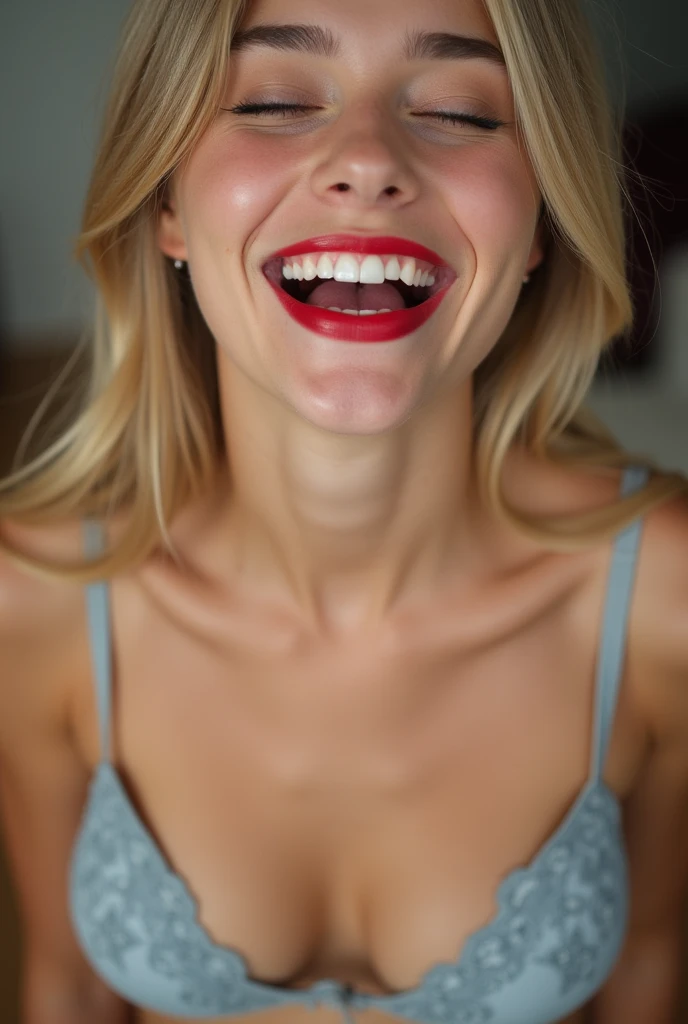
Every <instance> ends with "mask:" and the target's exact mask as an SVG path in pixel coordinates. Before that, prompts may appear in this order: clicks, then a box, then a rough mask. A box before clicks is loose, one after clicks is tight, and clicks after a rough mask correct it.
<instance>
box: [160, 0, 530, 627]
mask: <svg viewBox="0 0 688 1024" xmlns="http://www.w3.org/2000/svg"><path fill="white" fill-rule="evenodd" d="M269 22H281V23H292V24H296V23H301V22H310V23H316V24H317V25H319V26H322V27H327V28H329V29H330V30H331V31H332V33H334V34H335V35H336V36H337V37H339V38H340V39H341V55H340V56H339V57H338V58H336V59H325V58H320V57H313V56H309V55H308V56H307V55H304V54H303V53H294V52H288V51H274V50H266V49H262V50H248V51H246V52H244V51H242V52H240V53H238V54H237V55H235V56H233V57H232V58H231V61H230V63H231V69H230V73H229V76H228V81H227V87H226V92H225V96H224V98H223V103H222V107H223V108H224V109H223V110H221V111H220V112H219V113H218V116H217V118H216V120H215V122H214V124H213V125H212V126H211V128H210V129H209V131H208V132H207V133H206V134H205V136H204V137H203V139H202V140H201V141H200V143H199V144H198V145H197V147H196V148H195V151H194V152H193V153H192V155H191V157H190V158H189V159H188V160H187V161H186V162H185V164H184V166H183V167H182V168H181V169H180V170H179V171H178V173H177V174H176V176H175V178H174V181H173V186H172V189H171V193H170V196H169V203H168V207H167V209H166V210H165V212H164V214H163V216H162V219H161V224H160V245H161V247H162V249H163V251H164V252H165V253H166V254H167V255H169V256H170V257H174V258H178V259H183V260H187V261H188V263H189V268H190V273H191V277H192V281H193V285H194V289H195V292H196V296H197V299H198V302H199V304H200V307H201V310H202V312H203V314H204V316H205V318H206V320H207V322H208V324H209V325H210V327H211V330H212V331H213V333H214V336H215V338H216V339H217V343H218V346H217V352H218V362H219V376H220V391H221V401H222V409H223V416H224V423H225V429H226V435H227V438H228V449H229V460H230V462H231V473H232V479H233V488H232V493H231V500H228V502H227V507H226V513H225V520H224V523H220V522H219V521H218V530H219V536H218V539H217V543H218V544H223V545H224V547H223V552H222V558H223V559H226V560H227V564H228V566H231V569H232V571H235V570H236V569H237V568H238V566H239V558H240V559H241V568H240V571H241V573H242V574H243V575H245V577H246V579H247V580H250V581H251V586H255V587H256V588H259V589H260V591H261V593H266V592H268V593H270V594H271V595H273V596H274V598H275V599H276V600H278V601H280V602H281V603H282V604H283V606H284V608H285V610H287V611H289V612H290V613H291V614H292V615H293V617H294V619H295V620H296V621H299V622H300V623H301V626H302V628H303V629H304V630H305V631H306V632H308V633H310V634H313V635H320V636H327V635H339V636H344V635H350V636H353V635H360V634H363V633H366V632H368V631H374V630H375V629H377V628H379V627H380V625H381V624H382V623H384V621H385V620H386V619H387V618H389V616H390V613H392V612H393V610H394V609H395V608H397V607H399V606H402V605H404V603H406V602H408V601H409V600H414V599H415V598H416V597H417V596H418V595H419V593H421V592H423V591H425V592H427V591H428V590H431V589H432V588H433V587H434V586H435V585H436V584H437V582H438V580H440V579H442V578H443V577H444V576H445V575H446V574H447V573H459V574H461V575H463V576H464V578H466V579H469V578H470V577H471V576H472V575H473V574H474V573H476V572H478V571H481V570H482V569H484V563H483V562H482V561H481V556H480V555H479V554H477V551H478V549H479V548H480V549H484V548H485V545H484V543H482V540H483V538H481V537H480V535H481V533H482V531H483V530H484V523H483V516H482V512H481V510H479V509H476V508H475V507H474V498H473V492H474V485H473V482H472V480H471V465H470V463H471V459H470V455H471V446H472V437H471V429H470V422H471V408H472V396H471V373H472V371H473V370H474V369H475V367H476V366H477V365H478V364H479V363H480V362H481V361H482V360H483V359H484V357H485V356H486V355H487V353H488V352H489V350H490V349H491V347H492V346H493V345H494V344H495V342H496V341H497V339H498V337H499V336H500V334H501V332H502V330H503V328H504V326H505V325H506V323H507V322H508V320H509V319H510V316H511V314H512V312H513V308H514V305H515V303H516V300H517V298H518V296H519V293H520V290H521V287H522V280H523V276H524V274H525V273H527V272H528V271H529V270H531V269H532V268H533V267H535V266H536V265H537V264H538V263H539V262H540V260H541V258H542V251H541V245H540V237H539V235H540V232H539V230H538V228H537V219H538V212H539V203H540V196H539V194H538V191H537V187H536V185H535V181H534V178H533V173H532V169H531V168H530V167H529V165H528V163H527V161H526V159H525V156H524V154H523V153H522V152H521V150H520V149H519V144H518V140H517V136H516V128H515V125H514V109H513V100H512V97H511V91H510V85H509V81H508V77H507V74H506V72H505V71H504V70H503V69H501V68H499V67H498V66H496V65H494V64H490V63H488V62H486V61H476V60H472V61H449V60H444V61H437V60H434V61H433V60H426V61H419V62H414V63H402V62H401V61H400V56H399V55H400V53H401V50H402V46H403V38H404V33H405V30H406V29H407V28H408V29H410V30H413V29H423V30H428V31H449V32H456V33H461V34H464V35H470V36H476V37H482V38H485V39H488V40H490V41H491V42H493V43H495V44H496V42H497V40H496V37H495V35H494V32H493V30H492V29H491V26H490V23H489V22H488V20H487V19H486V17H485V15H484V13H483V12H482V10H481V8H480V6H479V5H478V4H477V3H473V2H462V3H456V0H442V2H438V3H434V4H432V5H431V7H429V8H420V7H419V6H418V5H417V4H416V3H414V2H411V0H409V2H405V3H401V4H400V3H398V2H397V0H381V2H379V3H377V2H376V3H375V4H370V3H369V2H368V0H355V2H352V3H346V4H341V5H333V4H330V3H327V2H325V0H320V2H317V0H296V2H295V3H291V2H290V3H289V4H286V3H284V2H283V0H264V2H258V3H255V4H254V5H252V7H251V9H250V13H249V16H248V18H247V20H246V22H245V25H244V26H242V27H249V26H253V25H256V24H264V23H269ZM266 99H272V100H273V101H282V102H292V103H294V102H302V103H306V104H308V105H312V106H316V107H318V108H320V109H319V110H318V111H316V112H313V113H307V114H300V115H299V116H298V118H296V119H295V121H294V122H288V121H287V122H285V120H284V119H282V118H281V117H280V115H274V114H273V115H272V116H270V117H262V118H258V117H252V118H250V117H247V116H245V115H242V116H237V115H234V114H232V113H229V112H228V110H227V109H226V108H230V107H232V106H234V105H235V104H238V103H240V102H244V101H246V100H250V101H256V100H266ZM438 109H439V110H458V111H461V112H469V113H472V114H478V115H482V116H492V117H497V118H499V119H501V120H502V121H504V122H506V125H505V127H503V128H500V129H498V130H496V131H488V130H485V129H481V128H476V127H474V126H472V125H466V124H460V125H458V126H452V125H447V124H444V123H440V122H436V121H434V120H433V119H432V118H431V117H429V116H424V117H418V116H415V115H417V114H418V113H419V112H423V113H425V114H426V115H429V113H430V112H431V111H433V110H438ZM341 183H345V184H346V185H347V186H348V189H347V190H346V191H342V190H341V189H340V187H339V186H340V185H341ZM344 231H351V232H354V233H359V234H364V235H381V234H395V235H401V236H403V237H405V238H410V239H413V240H416V241H419V242H421V243H425V244H427V245H428V246H429V247H430V248H431V249H434V250H435V251H437V252H438V253H440V255H442V256H444V257H445V258H446V259H447V261H448V262H449V263H450V264H451V265H452V266H453V267H454V269H455V271H456V273H457V275H458V278H457V281H456V283H455V285H454V286H453V287H452V288H451V290H450V293H449V295H448V296H447V297H446V299H445V300H444V302H443V303H442V305H441V307H440V309H439V310H438V311H437V313H436V314H435V315H434V316H433V317H431V319H430V320H429V321H428V322H427V323H426V324H425V325H424V326H423V327H422V328H421V329H419V330H418V331H416V332H414V333H413V334H412V335H410V336H408V337H406V338H403V339H400V340H396V341H393V342H389V343H385V344H376V345H364V344H360V345H359V344H351V343H341V342H339V343H338V342H333V341H331V340H327V339H324V338H321V337H319V336H317V335H315V334H311V333H310V332H308V331H307V330H306V329H305V328H302V327H300V326H299V325H297V324H295V323H294V322H293V321H291V320H290V318H289V317H288V316H287V314H286V313H285V312H284V311H283V310H282V308H281V306H280V304H279V302H278V300H277V299H276V297H275V296H274V295H273V293H272V291H271V289H270V286H269V285H268V284H267V282H266V281H265V279H264V277H263V275H262V272H261V266H262V264H263V262H264V261H265V260H266V259H267V258H268V257H269V256H270V255H271V254H272V253H274V252H275V251H276V250H277V249H280V248H282V247H283V246H284V245H286V244H288V243H292V242H295V241H298V240H301V239H304V238H309V237H312V236H314V235H318V234H322V233H329V232H344ZM479 539H480V541H481V543H480V544H478V543H477V542H478V540H479ZM239 552H240V554H239Z"/></svg>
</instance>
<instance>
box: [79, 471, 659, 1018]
mask: <svg viewBox="0 0 688 1024" xmlns="http://www.w3.org/2000/svg"><path fill="white" fill-rule="evenodd" d="M646 476H647V471H646V470H645V469H644V468H641V467H629V468H627V469H626V471H625V473H624V477H623V483H622V493H624V494H626V493H628V492H629V491H631V490H633V489H635V488H636V487H639V486H641V485H642V484H643V483H644V482H645V479H646ZM84 525H85V531H86V532H85V536H86V550H87V554H88V555H89V556H90V557H92V556H95V555H97V554H98V552H99V551H100V549H101V545H102V536H101V532H100V527H99V525H98V524H97V523H95V522H91V521H89V522H86V523H85V524H84ZM640 528H641V521H640V520H636V522H634V523H632V524H631V525H630V526H628V527H627V528H626V529H624V530H623V531H621V532H620V533H619V535H618V537H617V538H616V540H615V546H614V554H613V559H612V564H611V570H610V576H609V581H608V591H607V597H606V603H605V611H604V629H603V635H602V641H601V649H600V655H599V661H598V666H597V675H596V696H595V713H594V732H593V743H592V752H591V765H590V774H589V778H588V781H587V782H586V784H585V785H584V787H583V789H582V790H581V792H580V794H579V795H578V798H577V799H576V801H575V803H574V804H573V806H572V807H571V808H570V810H569V812H568V814H567V815H566V817H565V818H564V820H563V821H562V823H561V824H560V825H559V827H558V828H557V829H556V831H555V832H554V834H553V835H552V836H550V838H549V839H548V840H547V841H546V842H545V843H544V844H543V846H542V847H541V849H540V850H539V852H538V853H537V854H536V855H535V857H534V858H533V860H532V861H531V863H530V864H529V865H528V866H527V867H520V868H517V869H516V870H514V871H512V872H511V873H510V874H508V875H507V876H506V877H505V878H504V879H503V880H502V881H501V883H500V884H499V887H498V890H497V893H498V908H499V909H498V912H497V913H496V914H495V915H494V917H493V919H492V920H491V921H490V922H489V923H488V924H487V925H486V926H485V927H482V928H480V929H478V930H477V931H476V932H474V933H473V934H472V935H471V936H470V937H469V938H468V940H467V941H466V943H465V945H464V948H463V950H462V952H461V955H460V957H459V959H458V960H457V961H456V962H453V963H438V964H436V965H435V966H434V967H431V968H430V969H429V970H428V971H427V972H426V974H425V975H424V977H423V979H422V981H421V982H420V984H418V985H417V986H416V987H415V988H412V989H409V990H406V991H402V992H398V993H395V994H392V995H383V996H373V995H366V994H364V993H358V992H356V991H355V990H353V989H352V988H351V987H350V986H348V985H344V984H341V983H339V982H336V981H329V980H326V981H319V982H316V983H315V984H313V985H311V986H310V988H307V989H298V990H295V989H286V988H283V987H280V986H278V985H271V984H268V983H265V982H261V981H256V980H253V979H252V978H250V977H249V976H248V969H247V965H246V962H245V960H244V959H243V957H242V956H241V954H240V953H239V952H238V951H237V950H234V949H230V948H229V947H228V946H224V945H219V944H217V943H216V942H214V941H213V940H212V939H211V938H210V936H209V935H208V933H207V932H206V931H205V930H204V928H203V926H202V925H201V924H200V923H199V920H198V906H197V903H196V900H195V898H194V896H193V894H192V892H191V890H190V889H189V888H188V886H187V885H186V883H185V882H184V881H183V880H182V878H180V876H179V875H177V874H175V872H174V870H173V868H172V866H171V865H170V864H168V863H167V861H166V860H165V858H164V856H163V854H162V852H161V850H160V849H159V848H158V846H157V845H156V843H155V841H154V839H153V837H152V836H151V834H150V832H149V831H148V830H147V829H146V827H145V825H144V824H143V822H142V821H141V819H140V818H139V816H138V815H137V812H136V811H135V809H134V807H133V805H132V802H131V800H130V799H129V797H128V795H127V792H126V790H125V788H124V785H123V783H122V781H121V779H120V777H119V776H118V774H117V770H116V768H115V767H114V765H113V764H112V762H111V760H110V688H111V647H110V644H111V640H110V621H109V603H108V601H109V593H108V585H107V582H101V583H95V584H93V585H91V586H89V587H88V588H87V591H86V592H87V608H88V621H89V630H90V636H91V644H92V655H93V664H94V669H95V680H96V686H97V698H98V712H99V719H100V729H101V743H102V760H101V762H100V764H99V765H98V768H97V770H96V772H95V773H94V776H93V778H92V780H91V784H90V789H89V796H88V800H87V803H86V807H85V809H84V814H83V818H82V822H81V826H80V830H79V834H78V837H77V841H76V843H75V846H74V851H73V855H72V860H71V867H70V902H71V911H72V918H73V922H74V927H75V930H76V933H77V936H78V939H79V942H80V944H81V946H82V948H83V951H84V954H85V955H86V957H87V958H88V960H89V961H90V962H91V964H92V965H93V968H94V969H95V970H96V971H97V972H98V974H99V975H100V976H101V977H102V978H103V979H104V980H105V982H106V983H107V984H108V985H109V986H110V987H111V988H112V989H113V990H114V991H115V992H117V993H119V994H120V995H121V996H123V997H124V998H125V999H126V1000H127V1001H128V1002H129V1003H132V1004H134V1005H135V1006H137V1007H141V1008H145V1009H148V1010H152V1011H157V1012H158V1013H161V1014H167V1015H173V1016H174V1015H177V1016H179V1017H182V1018H183V1017H215V1016H221V1015H227V1016H228V1017H231V1016H234V1015H237V1014H249V1013H254V1012H256V1011H259V1010H268V1009H271V1008H275V1007H283V1006H286V1005H287V1004H301V1005H305V1006H308V1007H315V1006H317V1005H319V1004H330V1005H333V1006H335V1007H338V1008H339V1009H340V1011H341V1012H342V1014H343V1017H344V1020H345V1021H347V1022H348V1024H354V1022H355V1018H354V1013H355V1011H356V1010H364V1009H368V1008H375V1009H377V1010H379V1011H383V1012H385V1013H387V1014H390V1015H391V1016H392V1017H394V1016H396V1017H400V1018H406V1019H407V1020H411V1021H419V1022H427V1024H486V1022H490V1024H553V1022H555V1021H559V1020H561V1019H562V1018H563V1017H566V1016H567V1015H568V1014H570V1013H572V1012H573V1011H574V1010H575V1009H577V1008H578V1007H580V1006H582V1005H583V1004H584V1003H586V1002H588V1001H589V1000H590V999H591V998H592V997H593V995H594V994H595V992H597V991H598V989H599V988H600V987H601V986H602V984H603V983H604V981H605V979H606V978H607V977H608V976H609V974H610V973H611V971H612V969H613V967H614V965H615V963H616V961H617V959H618V956H619V954H620V951H621V948H622V945H623V940H624V937H625V933H626V926H627V917H628V878H627V861H626V853H625V849H624V844H623V832H622V827H621V808H620V804H619V801H618V799H617V797H616V796H615V794H614V793H613V792H612V791H611V790H610V789H609V788H608V787H607V786H606V784H605V783H604V782H603V780H602V778H601V772H602V767H603V765H604V757H605V753H606V750H607V745H608V742H609V737H610V734H611V727H612V722H613V718H614V711H615V707H616V700H617V690H618V685H619V679H620V676H621V669H622V664H623V658H624V648H625V639H626V630H627V618H628V609H629V604H630V596H631V591H632V587H633V580H634V573H635V566H636V560H637V553H638V544H639V538H640ZM457 813H459V811H458V810H457ZM466 884H467V885H470V884H471V883H470V879H467V881H466Z"/></svg>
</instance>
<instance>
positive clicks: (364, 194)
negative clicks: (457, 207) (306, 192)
mask: <svg viewBox="0 0 688 1024" xmlns="http://www.w3.org/2000/svg"><path fill="white" fill-rule="evenodd" d="M327 146H328V148H327V151H326V153H325V154H324V156H323V159H322V161H321V162H320V164H319V165H318V166H317V167H316V170H315V171H314V173H313V178H312V188H313V190H314V192H315V193H316V194H317V195H318V196H319V197H320V198H321V199H322V200H323V201H325V202H327V203H329V204H331V205H333V206H337V207H340V208H349V209H351V210H361V209H366V210H369V209H375V208H379V207H381V208H383V209H384V210H386V211H389V210H390V209H398V208H401V207H404V206H405V205H407V204H408V203H411V202H413V200H414V199H415V198H416V197H417V196H418V194H419V192H420V182H419V181H418V177H417V174H416V172H415V171H414V169H413V168H412V167H411V165H410V164H409V161H408V158H407V157H406V156H405V155H404V145H403V141H402V140H401V139H398V138H396V137H395V136H394V135H393V131H392V129H391V127H390V126H389V124H388V123H387V115H385V114H384V112H382V111H372V112H371V113H368V114H365V115H364V114H362V113H361V112H360V110H359V111H358V112H353V111H352V112H350V114H347V115H342V116H341V117H340V119H339V121H338V123H337V124H336V125H335V126H334V128H333V132H332V136H331V138H330V140H329V142H328V143H327Z"/></svg>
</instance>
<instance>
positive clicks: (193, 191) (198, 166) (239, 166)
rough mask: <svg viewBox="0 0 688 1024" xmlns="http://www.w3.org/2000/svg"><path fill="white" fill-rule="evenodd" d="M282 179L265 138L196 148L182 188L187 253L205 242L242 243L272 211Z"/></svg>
mask: <svg viewBox="0 0 688 1024" xmlns="http://www.w3.org/2000/svg"><path fill="white" fill-rule="evenodd" d="M286 179H287V168H286V165H285V162H284V161H275V159H274V153H272V155H269V154H268V152H267V147H266V144H265V140H264V139H263V140H261V139H258V138H256V139H255V140H250V139H249V140H246V139H244V140H242V143H241V145H240V146H239V145H235V144H232V143H231V142H230V140H225V141H224V144H222V145H214V146H209V147H205V148H204V149H203V150H198V151H197V152H196V153H195V154H194V156H193V157H192V159H191V160H190V161H189V164H188V166H187V171H186V187H185V189H184V210H185V220H186V224H185V228H186V234H187V238H188V241H189V249H190V253H189V256H190V258H191V259H192V258H193V252H194V250H196V251H197V253H198V255H199V257H201V258H202V253H201V251H200V250H203V249H205V250H206V251H207V247H208V245H210V247H211V248H212V249H213V250H214V251H215V250H217V249H218V248H220V249H221V250H222V251H225V252H226V250H227V249H228V248H231V249H234V248H235V243H236V245H239V246H241V247H242V248H243V246H244V245H245V244H246V243H248V242H250V238H251V234H252V232H254V231H255V230H257V229H258V227H259V225H260V224H261V223H263V221H264V220H265V219H266V218H267V217H268V216H269V215H270V213H271V212H273V211H274V209H275V207H276V204H278V203H279V201H280V197H281V195H282V194H283V190H284V189H283V183H284V182H285V181H286Z"/></svg>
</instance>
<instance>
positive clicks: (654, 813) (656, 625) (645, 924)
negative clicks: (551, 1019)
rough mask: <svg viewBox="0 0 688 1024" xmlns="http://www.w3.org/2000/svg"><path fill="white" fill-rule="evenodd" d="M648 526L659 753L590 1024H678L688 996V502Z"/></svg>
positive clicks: (645, 780)
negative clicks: (614, 947)
mask: <svg viewBox="0 0 688 1024" xmlns="http://www.w3.org/2000/svg"><path fill="white" fill-rule="evenodd" d="M650 520H652V524H651V523H650ZM650 520H648V523H647V524H646V530H647V528H648V526H650V527H651V529H650V530H649V531H648V533H649V534H650V536H649V537H648V540H649V541H651V553H650V557H649V558H648V559H647V565H648V566H649V568H648V573H649V575H648V576H647V581H646V586H649V587H650V588H651V590H650V591H649V592H650V593H651V599H650V600H648V602H647V611H646V613H645V614H644V616H643V618H644V620H645V621H643V622H642V630H641V633H642V636H641V638H640V640H639V641H638V642H637V643H636V649H635V657H634V660H633V670H634V678H633V690H632V692H633V694H634V696H635V699H636V700H637V702H638V706H639V708H640V709H641V710H642V713H643V716H644V718H645V721H646V722H647V725H648V730H649V735H650V737H651V739H652V748H651V753H650V756H649V758H648V762H647V764H646V766H645V769H644V771H643V773H642V776H641V779H640V781H639V784H638V786H637V787H636V789H635V790H634V792H633V793H632V794H631V795H630V797H629V798H628V800H626V801H625V803H624V828H625V833H626V846H627V851H628V859H629V871H630V884H631V892H630V919H629V929H628V936H627V941H626V944H625V947H624V949H623V950H622V952H621V956H620V959H619V962H618V963H617V965H616V967H615V969H614V972H613V973H612V974H611V976H610V978H609V979H608V981H607V983H606V984H605V986H604V987H603V988H602V989H601V990H600V991H599V992H598V993H597V995H596V996H595V998H594V999H593V1001H592V1004H591V1019H590V1022H588V1021H586V1024H679V1022H682V1021H683V1020H684V1017H683V1016H682V1013H683V1012H684V1009H685V1007H684V1006H683V1005H682V1003H685V997H686V995H688V979H687V978H686V973H687V971H688V944H687V943H686V939H687V938H688V932H687V926H688V502H687V501H686V500H685V499H684V498H681V499H680V501H678V502H673V503H672V504H671V506H666V507H663V508H661V509H659V510H657V511H656V512H654V513H652V515H651V517H650ZM631 639H633V638H631Z"/></svg>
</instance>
